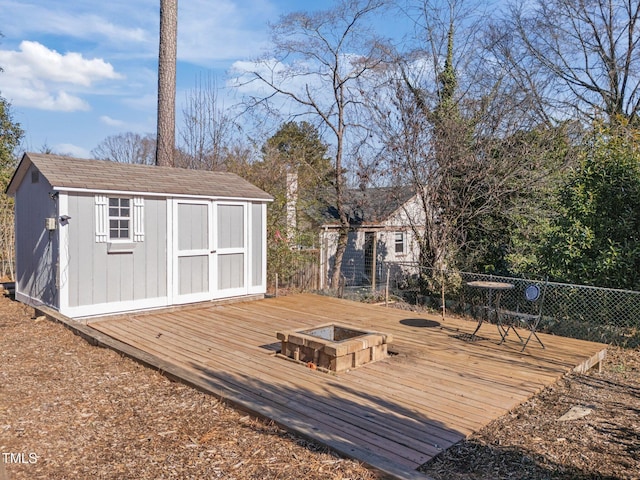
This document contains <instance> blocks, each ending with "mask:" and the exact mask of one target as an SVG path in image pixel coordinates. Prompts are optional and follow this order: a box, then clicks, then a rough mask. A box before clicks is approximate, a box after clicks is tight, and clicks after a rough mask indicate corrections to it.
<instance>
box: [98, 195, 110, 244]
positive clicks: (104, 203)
mask: <svg viewBox="0 0 640 480" xmlns="http://www.w3.org/2000/svg"><path fill="white" fill-rule="evenodd" d="M108 214H109V207H108V199H107V197H106V195H96V243H106V242H107V238H108V231H109V225H108V223H109V215H108Z"/></svg>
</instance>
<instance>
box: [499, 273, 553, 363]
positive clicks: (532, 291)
mask: <svg viewBox="0 0 640 480" xmlns="http://www.w3.org/2000/svg"><path fill="white" fill-rule="evenodd" d="M546 290H547V282H546V281H545V282H544V283H543V284H542V285H540V284H539V283H532V284H530V285H528V286H527V288H525V290H524V298H523V300H524V302H523V303H520V302H519V303H518V305H517V307H516V310H515V311H513V310H501V311H500V312H499V314H498V321H499V327H500V328H501V335H502V340H500V344H502V342H504V341H505V340H506V338H507V335H508V334H509V332H510V331H512V332H513V333H515V334H516V336H517V337H518V339H519V340H520V343H522V344H523V345H522V350H521V352H524V349H525V348H527V344H528V343H529V340H531V337H535V339H536V340H537V341H538V343H539V344H540V346H541V347H542V348H546V347H545V346H544V343H542V340H540V337H538V334H537V333H536V331H537V329H538V325H540V320H541V319H542V307H543V305H544V296H545V292H546ZM516 326H518V327H521V328H524V329H526V330H528V331H529V336H528V337H527V339H526V340H525V339H524V338H522V336H521V335H520V334H519V333H518V331H517V330H516Z"/></svg>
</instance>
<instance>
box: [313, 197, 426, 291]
mask: <svg viewBox="0 0 640 480" xmlns="http://www.w3.org/2000/svg"><path fill="white" fill-rule="evenodd" d="M345 197H346V206H345V207H346V210H347V215H348V218H349V225H350V231H349V237H348V243H347V250H346V251H345V254H344V257H343V259H342V268H341V273H342V277H343V279H344V281H345V284H346V285H347V286H360V285H374V286H375V285H376V284H378V285H380V284H382V283H384V282H385V281H386V275H387V271H386V270H385V268H386V267H385V265H387V266H389V265H390V264H391V263H393V264H394V266H393V268H394V271H393V272H390V274H392V275H393V274H394V273H395V270H398V269H403V267H402V266H400V265H399V264H400V263H407V264H415V263H416V262H418V260H419V253H420V251H419V246H418V242H417V241H416V237H415V231H418V232H420V227H419V226H420V225H424V209H422V207H421V206H420V203H419V199H418V197H417V195H416V194H415V192H414V191H412V190H411V189H410V188H397V187H384V188H369V189H365V190H349V191H347V192H346V194H345ZM323 218H324V222H323V224H322V225H321V227H320V239H319V242H320V265H321V269H322V273H321V288H324V287H327V286H329V279H330V278H331V274H332V271H333V268H334V264H335V254H336V250H337V246H338V236H339V229H340V221H339V216H338V211H337V209H336V208H335V206H330V207H328V208H325V210H324V213H323ZM412 226H414V227H416V230H415V231H414V228H413V227H412Z"/></svg>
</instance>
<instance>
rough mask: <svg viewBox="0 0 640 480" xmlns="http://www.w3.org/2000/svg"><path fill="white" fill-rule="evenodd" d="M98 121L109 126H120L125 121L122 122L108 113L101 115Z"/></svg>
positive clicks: (123, 124)
mask: <svg viewBox="0 0 640 480" xmlns="http://www.w3.org/2000/svg"><path fill="white" fill-rule="evenodd" d="M100 121H101V122H102V123H104V124H105V125H108V126H110V127H118V128H122V127H124V126H125V125H126V123H125V122H123V121H122V120H116V119H115V118H111V117H109V116H108V115H102V116H101V117H100Z"/></svg>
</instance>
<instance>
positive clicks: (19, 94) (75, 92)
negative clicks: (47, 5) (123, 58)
mask: <svg viewBox="0 0 640 480" xmlns="http://www.w3.org/2000/svg"><path fill="white" fill-rule="evenodd" d="M0 65H3V68H4V69H5V75H3V77H2V78H1V79H0V80H1V81H2V84H0V89H1V90H2V95H3V96H4V97H6V98H8V99H9V100H10V101H11V102H12V103H13V104H14V105H16V106H23V107H31V108H37V109H42V110H59V111H66V112H70V111H75V110H88V109H89V104H88V103H87V102H86V101H85V100H83V99H81V98H80V96H79V94H80V93H83V91H84V90H86V89H87V88H88V87H91V86H92V85H93V84H94V83H96V82H100V81H104V80H118V79H121V78H122V75H120V74H118V73H117V72H116V71H115V70H114V68H113V66H112V65H111V64H109V63H107V62H105V61H104V60H103V59H101V58H94V59H86V58H84V57H83V56H82V55H81V54H80V53H76V52H68V53H65V54H64V55H63V54H60V53H58V52H57V51H55V50H50V49H48V48H47V47H45V46H44V45H42V44H40V43H38V42H30V41H23V42H21V43H20V48H19V50H17V51H15V50H0Z"/></svg>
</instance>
